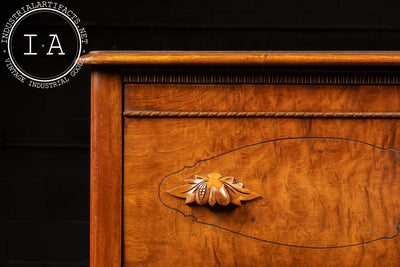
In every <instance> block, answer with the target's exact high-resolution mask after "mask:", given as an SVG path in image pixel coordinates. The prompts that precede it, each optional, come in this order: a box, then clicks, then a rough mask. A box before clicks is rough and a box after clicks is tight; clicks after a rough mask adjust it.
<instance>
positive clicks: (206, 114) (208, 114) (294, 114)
mask: <svg viewBox="0 0 400 267" xmlns="http://www.w3.org/2000/svg"><path fill="white" fill-rule="evenodd" d="M123 114H124V116H126V117H155V118H157V117H174V118H227V117H231V118H232V117H233V118H235V117H237V118H243V117H250V118H251V117H261V118H268V117H275V118H359V119H363V118H383V119H385V118H400V112H347V111H345V112H312V111H249V112H247V111H151V110H146V111H125V112H124V113H123Z"/></svg>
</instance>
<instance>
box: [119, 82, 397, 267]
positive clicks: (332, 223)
mask: <svg viewBox="0 0 400 267" xmlns="http://www.w3.org/2000/svg"><path fill="white" fill-rule="evenodd" d="M180 86H183V85H180ZM154 87H156V86H154ZM167 87H168V86H167ZM238 87H239V88H240V86H238ZM271 87H274V86H271ZM137 88H138V89H139V88H140V87H137ZM145 88H146V86H143V88H142V89H145ZM206 88H212V86H210V87H206ZM357 88H358V87H352V88H350V87H348V88H347V89H346V88H344V89H343V90H341V92H345V93H351V92H353V91H352V89H354V90H356V91H357V90H359V91H358V95H359V97H361V98H362V99H365V97H366V96H363V95H360V92H361V89H357ZM369 88H374V87H369ZM387 88H388V87H387ZM392 89H395V88H392ZM254 90H257V89H254ZM326 90H329V88H326ZM372 90H373V89H372ZM385 90H386V87H385V88H383V89H382V90H378V91H375V92H376V96H377V97H371V98H369V101H371V102H373V103H375V104H376V105H377V106H376V107H380V105H381V104H382V102H380V101H384V99H385V97H384V96H382V97H380V94H382V92H385ZM160 91H161V90H160ZM160 91H159V92H160ZM393 91H394V90H388V91H387V92H388V94H389V95H395V93H394V92H393ZM395 91H396V90H395ZM276 92H277V91H276ZM363 92H367V90H365V91H363ZM147 93H150V94H151V92H149V91H147ZM315 94H316V95H317V96H318V91H316V92H315ZM143 97H144V96H143ZM288 97H289V100H288V102H289V103H291V105H293V101H294V100H293V99H292V98H290V94H288ZM339 98H340V97H339ZM376 98H378V99H382V100H376ZM352 99H354V101H358V99H359V98H358V97H354V98H352ZM391 100H392V99H391ZM132 101H133V100H132ZM209 101H210V102H213V101H214V102H218V99H210V100H209ZM396 101H397V100H396V99H393V102H396ZM256 102H257V99H256V98H255V99H254V103H256ZM284 102H285V101H284V99H283V98H282V103H284ZM339 102H340V101H339ZM339 102H338V103H339ZM378 102H380V103H378ZM171 103H172V102H171ZM340 103H342V104H341V105H342V106H346V107H349V108H350V107H352V105H350V104H349V103H347V102H346V101H345V100H343V101H342V102H340ZM355 103H356V102H355ZM192 104H193V105H191V106H190V110H198V109H201V108H202V107H204V108H205V107H206V106H205V105H204V104H203V103H201V101H199V103H198V105H195V102H193V103H192ZM328 104H329V103H328ZM375 104H374V105H371V106H370V108H371V110H375V108H374V107H375ZM378 104H379V105H378ZM152 105H153V106H151V107H149V108H151V109H153V108H156V107H155V106H154V105H156V103H152ZM171 105H172V104H171ZM299 105H300V104H299ZM335 105H336V102H335V101H332V102H331V103H330V104H329V106H326V108H327V109H334V106H335ZM338 105H339V104H338ZM388 106H390V107H388ZM220 107H223V105H221V106H218V107H217V108H220ZM239 107H244V105H242V106H240V104H239ZM366 107H367V109H368V104H366ZM229 108H232V107H229ZM256 108H257V109H261V108H262V106H261V105H260V106H256ZM316 108H318V106H317V107H316ZM359 108H360V107H359ZM386 108H387V109H389V108H393V110H398V108H397V107H396V105H395V104H388V105H387V106H386ZM356 109H357V105H354V108H352V109H351V110H353V111H354V110H356ZM263 110H264V109H263ZM124 125H125V126H124V127H125V128H124V129H125V130H124V170H123V171H124V192H123V200H124V204H123V206H124V208H123V262H124V264H125V266H137V265H148V266H196V265H198V266H216V265H222V266H260V265H265V266H281V265H287V266H337V265H342V266H355V265H360V266H370V265H379V266H398V265H399V264H400V263H399V262H400V246H399V245H400V244H399V238H398V235H399V231H398V224H399V223H400V195H399V194H398V192H399V189H400V179H399V172H400V169H399V168H398V167H399V161H398V157H399V150H398V149H399V148H400V136H399V133H398V132H397V131H396V129H397V128H398V127H399V126H400V125H399V121H398V120H396V119H384V118H375V119H372V118H369V119H352V118H329V119H324V118H195V117H192V118H155V117H133V118H128V117H126V118H125V119H124ZM212 172H218V173H220V174H222V175H229V176H234V177H235V178H236V179H237V180H238V181H240V182H241V183H243V184H244V187H245V188H248V189H250V190H252V191H254V192H255V193H257V194H259V195H261V198H256V199H253V200H251V201H247V202H243V203H242V205H241V206H235V205H232V204H229V205H228V206H219V205H215V206H214V207H210V206H209V205H203V206H200V205H197V204H189V205H188V204H185V200H184V199H181V198H177V197H174V196H172V195H170V194H168V193H167V190H169V189H171V188H173V187H176V186H180V185H183V184H184V180H185V179H190V178H193V176H194V175H202V176H205V175H207V174H209V173H212Z"/></svg>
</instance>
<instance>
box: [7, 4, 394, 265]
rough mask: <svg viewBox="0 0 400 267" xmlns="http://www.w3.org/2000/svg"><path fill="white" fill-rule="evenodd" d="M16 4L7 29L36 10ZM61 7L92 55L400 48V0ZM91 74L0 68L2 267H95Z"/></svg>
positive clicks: (9, 12) (9, 9) (10, 8)
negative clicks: (48, 75) (43, 81)
mask: <svg viewBox="0 0 400 267" xmlns="http://www.w3.org/2000/svg"><path fill="white" fill-rule="evenodd" d="M9 2H10V3H9ZM9 2H7V3H6V2H4V1H3V2H2V7H1V8H0V12H1V13H0V14H1V16H0V19H1V21H0V26H1V28H2V27H3V26H4V25H5V22H6V20H8V18H9V17H10V16H11V15H12V14H13V13H14V12H15V11H16V10H17V9H19V8H20V7H21V6H22V5H23V4H26V3H29V2H26V1H9ZM58 2H61V3H63V4H65V5H66V6H68V7H69V8H70V9H72V10H73V11H74V12H75V13H77V15H78V16H79V17H80V18H81V20H82V23H81V25H82V26H84V27H85V28H86V29H87V32H88V35H89V50H111V49H113V50H122V49H126V50H398V49H399V47H400V16H399V14H400V1H398V0H397V1H357V2H355V1H349V0H334V1H321V0H312V1H298V0H279V1H261V0H247V1H237V0H230V1H217V0H212V1H209V0H206V1H196V2H194V1H188V0H186V1H183V0H164V1H151V0H146V1H137V0H130V1H121V0H112V1H104V2H101V1H82V0H80V1H76V0H74V1H68V2H67V1H58ZM38 26H40V27H51V25H46V24H45V23H43V24H42V25H38ZM0 52H1V53H2V54H3V57H1V59H2V60H4V59H5V55H4V53H3V51H0ZM89 71H90V70H89V69H88V68H86V69H84V70H81V72H80V73H79V75H78V76H77V77H75V78H74V79H71V81H70V82H69V83H68V84H67V85H65V86H62V87H59V88H55V89H48V90H40V89H34V88H30V87H27V86H26V85H21V84H20V83H19V82H18V81H17V80H16V79H15V78H14V77H12V76H11V75H10V73H9V71H8V70H7V68H6V67H5V63H4V62H3V63H0V77H1V80H0V81H1V84H0V265H1V266H88V265H89V134H90V126H89V124H90V74H89Z"/></svg>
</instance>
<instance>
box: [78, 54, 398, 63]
mask: <svg viewBox="0 0 400 267" xmlns="http://www.w3.org/2000/svg"><path fill="white" fill-rule="evenodd" d="M79 62H80V63H82V64H85V65H131V66H238V67H239V66H249V67H251V66H398V67H399V66H400V51H92V52H90V53H89V54H86V55H84V56H81V57H80V58H79Z"/></svg>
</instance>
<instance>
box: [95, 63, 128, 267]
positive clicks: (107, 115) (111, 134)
mask: <svg viewBox="0 0 400 267" xmlns="http://www.w3.org/2000/svg"><path fill="white" fill-rule="evenodd" d="M91 77H92V78H91V79H92V90H91V100H92V104H91V107H92V108H91V155H90V173H91V181H90V266H92V267H99V266H105V267H110V266H121V249H122V241H121V238H122V77H121V74H120V73H118V72H115V71H111V70H107V71H106V70H96V69H95V70H93V71H92V76H91Z"/></svg>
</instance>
